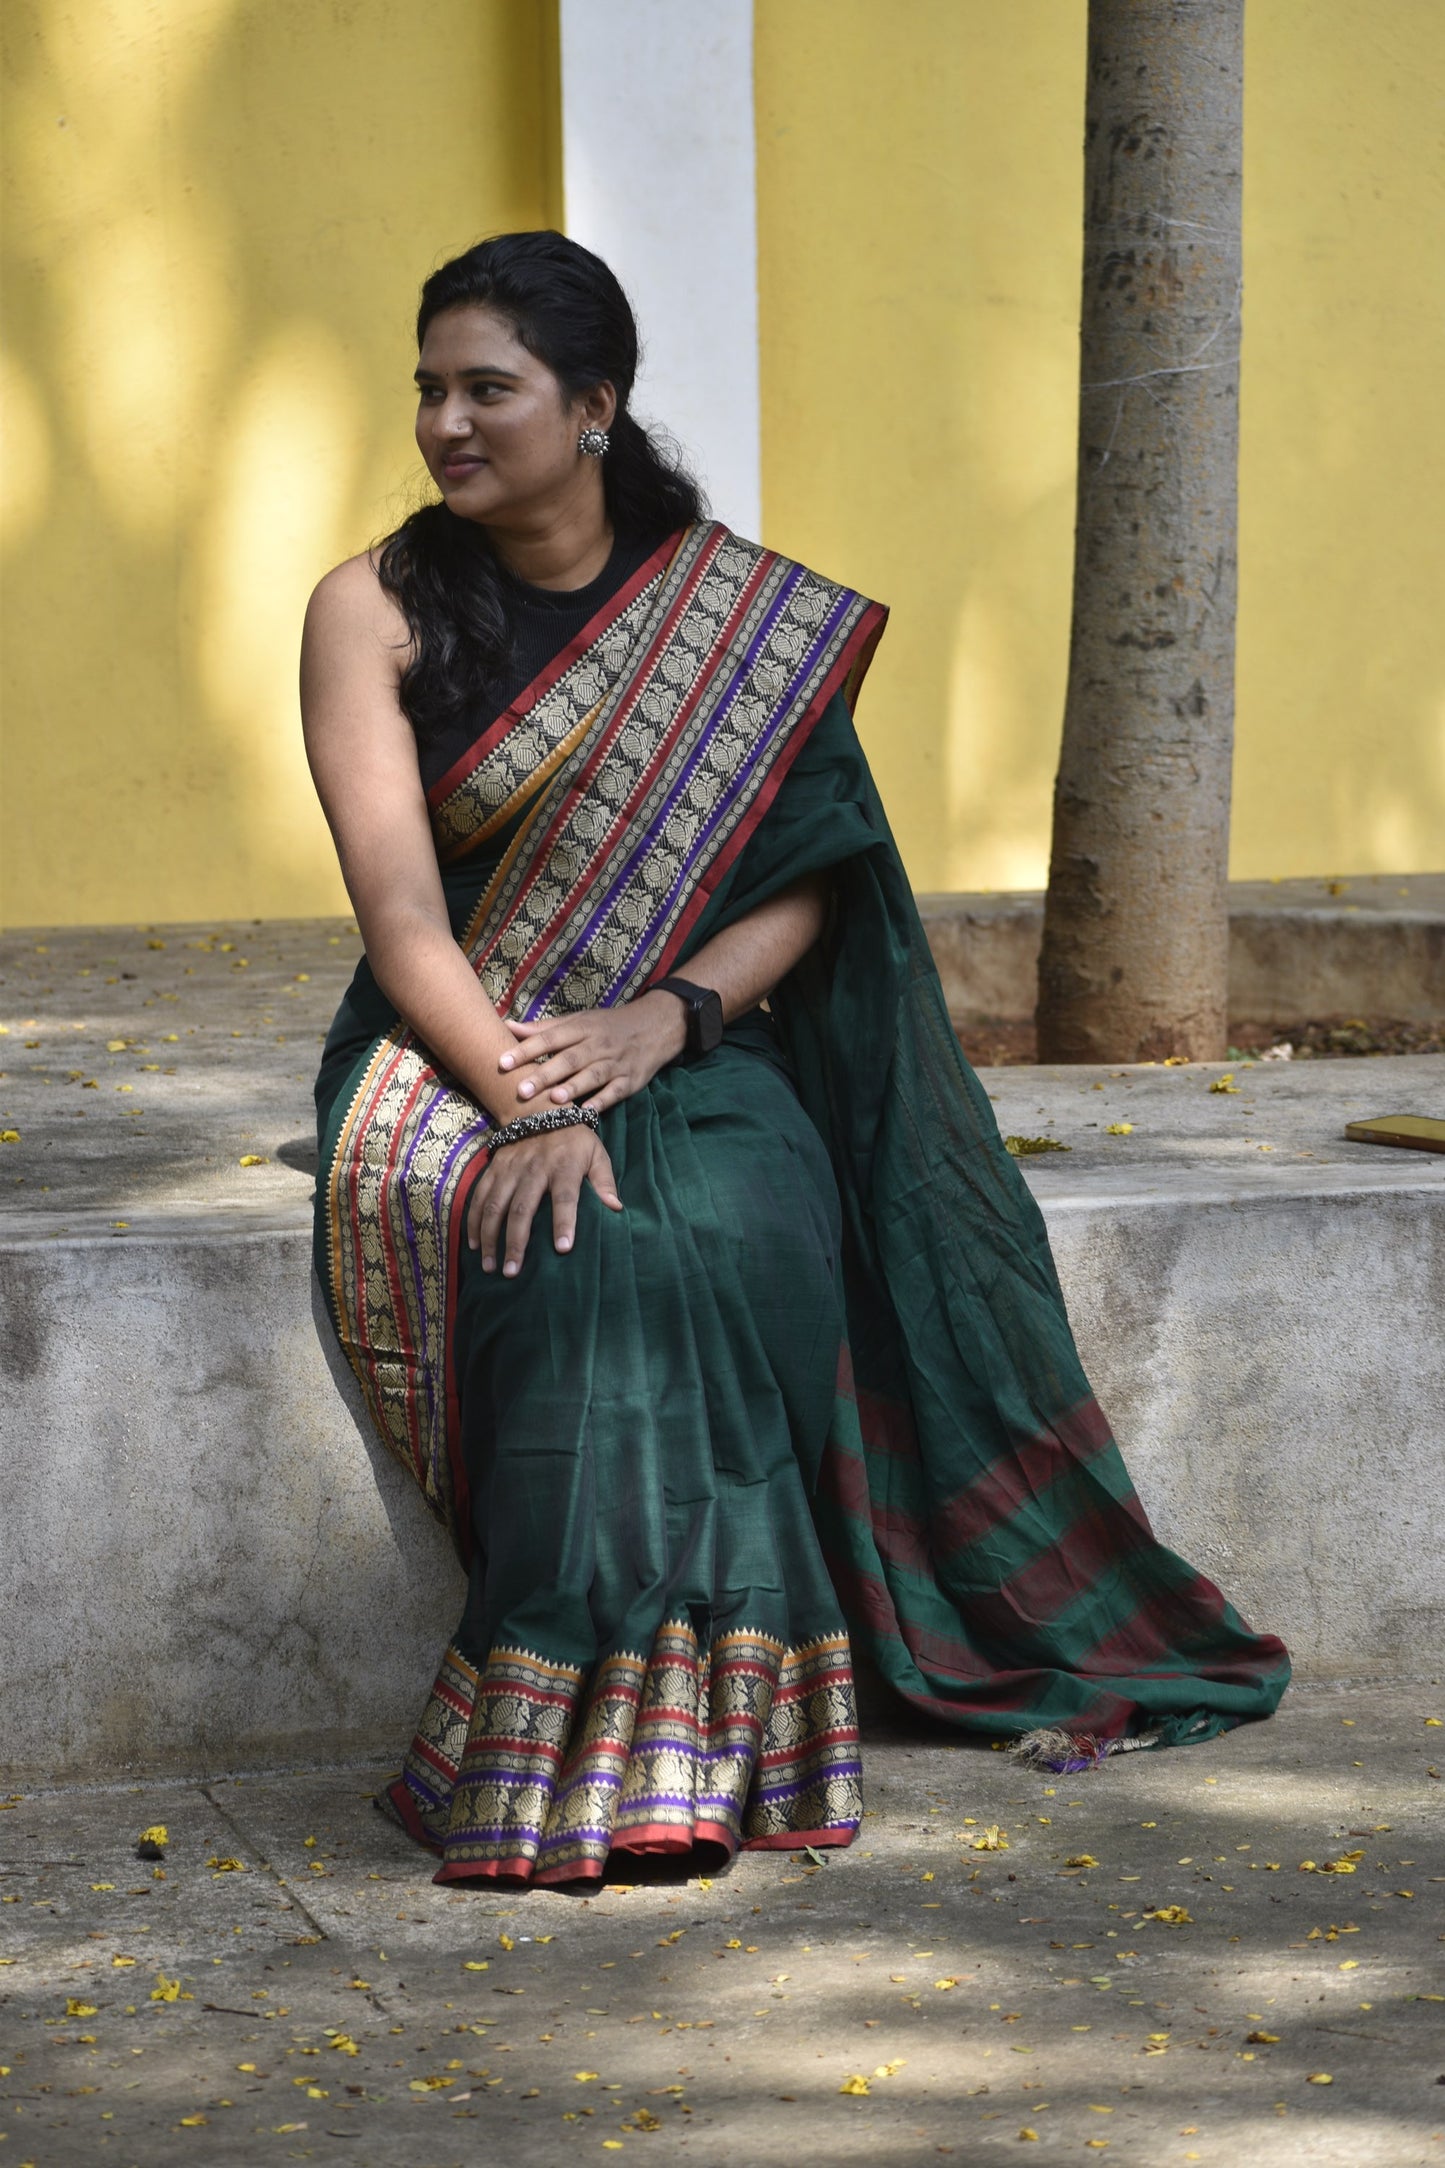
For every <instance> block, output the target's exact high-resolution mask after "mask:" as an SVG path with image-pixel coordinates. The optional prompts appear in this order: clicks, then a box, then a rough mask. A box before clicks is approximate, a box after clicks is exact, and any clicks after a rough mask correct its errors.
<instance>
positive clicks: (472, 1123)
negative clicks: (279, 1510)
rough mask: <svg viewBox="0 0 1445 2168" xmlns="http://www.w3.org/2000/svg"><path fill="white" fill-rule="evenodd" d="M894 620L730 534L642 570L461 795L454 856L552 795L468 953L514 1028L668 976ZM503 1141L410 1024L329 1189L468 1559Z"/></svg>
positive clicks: (391, 1423) (441, 845) (685, 541)
mask: <svg viewBox="0 0 1445 2168" xmlns="http://www.w3.org/2000/svg"><path fill="white" fill-rule="evenodd" d="M669 550H670V552H671V554H670V556H669V555H668V554H667V553H668V551H669ZM664 558H666V562H665V563H664V562H663V561H662V560H663V559H664ZM885 618H886V612H884V611H883V610H882V609H881V608H880V607H879V605H877V604H876V603H872V602H869V601H868V600H867V599H866V598H865V597H863V596H861V595H858V594H856V593H854V592H853V591H852V590H851V589H849V588H844V587H840V586H838V585H837V584H836V583H835V582H833V581H831V580H825V579H823V578H821V577H820V576H819V575H818V574H817V573H814V572H810V571H809V570H808V569H807V568H806V567H805V566H802V565H799V564H795V563H794V562H793V561H792V560H791V559H789V558H785V557H780V556H778V555H777V554H776V553H775V552H773V551H770V550H765V549H763V548H761V547H760V546H759V545H758V544H756V543H753V542H746V541H744V540H742V539H741V538H740V537H739V536H737V535H734V534H732V533H731V532H730V531H729V529H727V528H726V527H723V526H720V525H717V524H708V525H698V526H695V527H692V528H689V529H687V530H686V531H685V533H684V534H683V535H682V537H681V539H680V540H678V541H676V542H675V544H673V543H670V544H668V545H666V546H665V547H664V549H662V550H659V551H658V552H657V553H656V554H655V556H654V558H653V559H651V560H649V562H648V564H647V565H644V566H643V567H642V568H641V569H640V570H639V572H638V574H637V575H636V576H635V577H634V580H633V581H632V582H630V583H629V584H628V586H627V587H626V588H625V589H624V590H623V591H622V599H621V602H620V605H619V606H616V607H614V609H613V610H612V613H611V614H610V615H609V616H608V617H607V618H606V621H605V623H603V624H601V629H600V630H599V631H597V632H596V636H595V637H594V638H593V639H592V640H591V642H590V644H589V645H586V646H585V647H584V646H580V645H579V644H578V643H575V642H574V643H573V644H572V645H571V646H570V647H569V648H568V649H566V650H564V651H563V654H562V656H560V657H558V658H557V660H556V661H555V662H554V663H553V664H551V665H549V666H548V670H547V671H545V672H543V673H542V676H541V677H539V678H538V679H537V680H536V681H535V683H534V685H533V686H532V687H529V688H528V691H527V692H526V693H524V694H523V695H522V696H521V697H520V698H519V700H518V701H517V702H515V703H514V705H513V707H512V709H510V710H509V711H508V714H507V716H505V717H503V718H501V721H500V723H499V725H497V726H495V727H494V728H493V729H491V730H489V731H487V732H485V733H484V734H483V736H482V737H481V738H480V739H479V740H478V741H477V744H476V746H475V747H474V748H473V749H472V754H471V755H468V756H466V759H465V760H464V761H463V762H461V763H458V765H457V767H456V768H455V769H453V770H452V772H451V773H450V774H449V775H448V776H446V777H444V778H443V780H442V784H441V785H440V786H438V789H439V791H440V793H441V795H440V797H438V798H437V799H436V801H435V802H434V804H433V823H434V832H435V834H436V838H437V848H438V854H439V856H452V857H456V856H461V855H463V854H464V853H465V851H466V850H467V849H469V848H470V847H472V846H473V845H474V844H475V843H476V842H478V841H479V840H481V839H482V838H483V837H485V836H486V835H489V834H491V833H494V832H495V829H496V827H497V826H498V824H499V823H500V822H502V821H504V820H507V819H510V818H511V817H512V815H513V813H514V812H515V811H516V810H517V808H518V807H519V806H520V805H521V804H523V803H524V802H525V801H526V799H527V798H529V797H530V798H531V799H532V808H531V811H530V813H529V814H528V816H527V817H526V819H525V820H524V821H523V823H522V825H521V828H520V829H519V832H518V834H517V835H516V836H515V837H514V839H513V842H512V844H511V847H510V848H509V850H508V852H507V854H506V856H505V857H504V859H503V861H502V863H501V865H500V866H499V867H498V869H497V871H496V873H495V874H494V875H493V878H492V880H491V882H490V883H489V885H488V887H487V889H486V891H485V893H484V894H483V896H482V897H481V899H480V901H479V903H478V906H477V909H476V911H475V913H474V915H473V919H472V922H471V924H470V926H469V927H468V929H467V932H466V935H465V937H464V940H463V946H464V948H465V949H466V951H467V955H468V960H469V961H470V963H471V964H472V967H473V969H474V970H475V971H476V972H477V975H478V977H479V978H480V979H481V981H482V984H483V986H484V987H485V988H486V991H487V993H488V995H489V996H490V998H491V999H492V1001H493V1003H494V1004H495V1006H496V1007H497V1009H498V1011H499V1012H500V1013H501V1014H503V1015H511V1016H525V1017H528V1018H535V1017H539V1016H545V1015H549V1014H557V1013H562V1012H566V1011H568V1010H575V1009H585V1008H593V1007H610V1006H612V1005H613V1004H614V1003H617V1002H621V1001H625V1000H627V999H628V998H630V996H631V995H633V994H635V993H636V992H638V991H639V990H640V989H641V988H642V987H643V986H645V985H646V984H647V982H648V980H649V979H650V978H652V977H654V976H656V975H658V974H659V973H660V972H661V971H663V970H665V969H666V968H667V967H668V965H669V963H670V962H671V960H672V958H673V957H675V956H676V954H677V953H678V951H679V949H680V947H681V945H682V943H683V942H684V941H685V939H686V937H687V934H688V932H689V930H690V929H691V927H692V925H693V924H694V923H695V922H696V919H697V917H698V915H699V914H700V912H701V911H702V910H703V909H704V908H705V906H706V904H707V901H708V899H709V897H710V896H711V895H712V894H713V892H714V891H715V889H716V887H717V884H718V883H719V881H720V880H721V879H722V877H723V875H724V874H725V872H726V871H727V869H728V867H729V866H730V865H731V863H732V862H733V860H734V858H735V857H736V855H737V853H738V852H739V851H740V850H741V848H742V847H743V845H744V844H745V842H746V841H747V838H748V836H749V835H750V834H751V833H752V832H753V830H754V828H755V827H756V826H757V823H758V821H759V820H760V819H761V818H762V817H763V814H764V813H765V811H766V810H767V807H768V806H769V805H770V804H771V802H772V800H773V798H774V796H775V795H776V793H777V790H778V788H779V787H780V785H781V783H782V781H783V778H784V776H785V774H786V772H787V769H788V767H789V766H790V765H791V762H792V760H793V759H794V758H795V757H796V755H797V753H798V751H799V750H800V748H801V747H802V745H803V744H804V742H805V741H806V738H807V736H808V733H809V731H810V730H811V729H812V727H813V725H814V723H815V722H816V721H817V718H818V716H819V715H820V714H821V713H822V710H823V708H824V707H825V706H826V704H827V702H828V700H829V699H830V698H831V696H832V694H833V692H834V690H835V689H837V687H838V686H840V685H843V686H845V687H846V689H847V690H848V692H849V694H850V696H851V695H853V694H856V690H857V686H858V684H859V682H860V681H861V678H862V675H863V672H864V670H866V668H867V664H868V661H869V659H870V657H871V655H872V652H873V649H874V647H875V646H876V643H877V640H878V638H879V635H880V634H881V632H882V629H883V625H884V622H885ZM599 622H600V620H594V627H595V626H597V625H598V624H599ZM588 629H589V631H591V630H592V629H593V628H588ZM468 761H469V762H470V765H467V762H468ZM489 1126H490V1123H489V1119H488V1117H487V1115H486V1114H485V1112H484V1111H483V1110H482V1109H481V1108H480V1107H478V1106H477V1104H476V1102H475V1101H474V1100H472V1099H471V1098H470V1097H469V1096H468V1095H467V1094H466V1093H465V1092H463V1091H461V1090H460V1089H459V1088H458V1087H457V1085H456V1084H455V1083H454V1082H453V1081H452V1080H451V1079H450V1078H449V1077H447V1076H445V1075H443V1074H442V1073H440V1072H439V1071H438V1070H437V1069H436V1067H435V1066H434V1065H433V1064H432V1062H431V1060H430V1057H429V1056H428V1054H427V1052H426V1049H425V1048H424V1047H423V1046H422V1045H421V1044H420V1043H419V1042H418V1041H417V1039H416V1038H415V1036H414V1035H413V1034H412V1033H411V1032H410V1031H409V1030H408V1029H406V1028H405V1027H403V1026H400V1025H399V1026H398V1027H397V1028H396V1029H395V1030H394V1031H393V1032H391V1033H390V1034H389V1035H388V1036H387V1037H386V1038H385V1039H383V1040H382V1041H381V1042H380V1043H379V1045H378V1046H377V1048H376V1050H375V1053H374V1054H373V1056H372V1059H371V1061H370V1063H369V1064H368V1066H367V1069H366V1071H365V1073H364V1075H363V1077H362V1079H361V1082H360V1084H359V1085H358V1087H357V1090H356V1092H355V1094H354V1096H353V1099H352V1102H351V1106H350V1108H349V1109H348V1111H347V1114H346V1118H345V1120H344V1122H343V1124H342V1129H341V1134H340V1137H339V1139H338V1142H337V1147H336V1151H335V1153H334V1155H333V1159H332V1163H331V1168H330V1170H329V1175H328V1191H327V1202H328V1228H329V1236H330V1260H329V1262H330V1279H331V1296H332V1308H333V1313H334V1315H335V1317H336V1319H337V1321H338V1326H339V1329H340V1337H341V1342H342V1346H343V1347H344V1349H345V1351H346V1354H347V1357H348V1359H349V1360H350V1362H351V1364H352V1367H353V1369H354V1370H355V1371H356V1374H357V1376H358V1378H359V1380H360V1382H361V1386H362V1389H363V1392H364V1395H365V1398H366V1402H367V1406H368V1409H369V1412H370V1414H371V1417H372V1420H373V1422H374V1423H375V1425H376V1428H377V1430H378V1431H379V1433H380V1435H381V1438H382V1440H383V1442H384V1443H385V1445H386V1446H387V1448H388V1450H389V1451H391V1452H392V1453H393V1454H394V1455H395V1457H396V1458H397V1459H398V1460H399V1461H400V1462H401V1464H402V1466H403V1467H405V1468H406V1469H407V1470H408V1471H409V1473H410V1474H411V1475H412V1476H413V1477H414V1479H415V1480H416V1482H417V1483H418V1485H419V1486H420V1488H421V1489H422V1491H423V1494H424V1495H425V1496H426V1498H427V1500H428V1503H429V1504H430V1505H431V1506H432V1508H433V1510H434V1511H435V1512H436V1513H437V1514H438V1515H439V1516H440V1518H441V1519H442V1520H443V1521H445V1523H446V1524H447V1526H448V1528H449V1529H450V1531H451V1534H452V1537H453V1541H454V1542H455V1544H456V1546H457V1549H458V1551H459V1553H460V1554H461V1556H462V1558H463V1560H464V1561H465V1559H466V1558H467V1556H468V1553H469V1548H470V1529H469V1514H468V1505H467V1495H466V1476H465V1470H464V1468H463V1466H462V1462H461V1452H460V1425H459V1420H458V1407H457V1394H456V1379H455V1376H454V1374H453V1371H452V1368H451V1331H450V1320H451V1314H452V1306H453V1292H454V1289H455V1286H456V1283H457V1274H458V1270H459V1262H460V1252H459V1244H460V1236H461V1229H462V1225H463V1222H464V1218H465V1210H466V1200H467V1197H468V1195H469V1193H470V1190H471V1187H472V1185H473V1183H474V1182H475V1181H476V1179H477V1178H478V1176H479V1175H480V1173H481V1171H482V1167H483V1165H484V1163H485V1142H486V1134H487V1130H488V1128H489Z"/></svg>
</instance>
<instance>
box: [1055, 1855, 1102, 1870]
mask: <svg viewBox="0 0 1445 2168" xmlns="http://www.w3.org/2000/svg"><path fill="white" fill-rule="evenodd" d="M1098 1864H1099V1862H1098V1861H1097V1860H1096V1859H1095V1857H1094V1855H1093V1853H1092V1852H1075V1853H1074V1855H1073V1857H1072V1858H1071V1859H1066V1860H1065V1861H1064V1865H1065V1866H1066V1867H1097V1866H1098Z"/></svg>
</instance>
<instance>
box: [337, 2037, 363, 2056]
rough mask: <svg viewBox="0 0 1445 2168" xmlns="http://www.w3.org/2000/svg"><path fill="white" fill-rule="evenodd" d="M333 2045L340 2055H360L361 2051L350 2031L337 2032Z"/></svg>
mask: <svg viewBox="0 0 1445 2168" xmlns="http://www.w3.org/2000/svg"><path fill="white" fill-rule="evenodd" d="M331 2045H332V2046H333V2047H334V2048H335V2049H336V2051H337V2053H338V2054H339V2055H359V2054H360V2053H361V2050H360V2048H359V2047H358V2046H357V2044H356V2042H355V2041H354V2040H353V2039H352V2037H351V2035H350V2033H337V2035H336V2037H335V2039H334V2040H333V2041H332V2043H331Z"/></svg>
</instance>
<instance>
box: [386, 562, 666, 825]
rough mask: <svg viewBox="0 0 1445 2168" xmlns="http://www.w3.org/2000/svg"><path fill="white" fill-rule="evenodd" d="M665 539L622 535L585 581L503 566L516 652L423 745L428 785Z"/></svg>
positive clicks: (421, 754) (424, 777) (423, 772)
mask: <svg viewBox="0 0 1445 2168" xmlns="http://www.w3.org/2000/svg"><path fill="white" fill-rule="evenodd" d="M663 539H664V538H663V537H662V536H661V535H651V536H648V537H646V538H645V539H643V540H641V541H623V540H622V538H621V537H620V536H619V537H618V538H617V540H616V541H615V542H614V543H613V545H612V555H611V556H610V557H609V558H608V560H607V562H606V564H605V565H604V566H603V567H602V570H601V571H600V572H599V573H598V575H597V577H596V579H595V580H589V581H588V582H587V585H586V586H585V587H567V588H558V587H534V586H533V585H532V584H531V582H530V581H529V580H519V579H517V578H516V576H515V575H514V574H513V573H510V572H508V571H506V569H505V568H501V570H502V586H503V591H504V593H505V595H506V598H507V615H508V617H509V618H510V619H511V623H512V652H511V655H510V657H509V658H508V661H507V663H506V665H505V667H504V668H503V669H502V670H501V671H500V672H499V673H498V674H497V676H496V677H495V678H493V679H492V681H491V683H490V684H489V685H488V687H487V690H486V694H485V696H484V698H483V699H482V700H480V701H479V702H478V703H477V705H476V707H475V708H473V709H472V710H471V711H470V712H469V713H468V714H466V715H462V716H458V717H457V719H456V720H455V721H454V722H453V723H451V724H449V725H448V727H447V728H446V729H445V730H444V731H439V732H437V733H436V735H434V736H430V737H428V739H427V741H426V742H425V743H424V744H423V745H421V746H420V748H419V755H418V757H419V760H420V764H421V779H422V785H423V787H424V788H425V789H427V790H430V789H431V787H432V785H433V784H434V783H436V782H439V781H440V779H441V778H442V776H444V775H445V774H446V772H447V770H448V769H449V768H450V767H451V766H452V765H453V764H454V762H456V761H458V760H460V758H461V756H462V754H463V753H465V752H467V751H468V750H469V749H470V748H471V747H472V746H473V745H475V744H476V742H477V739H478V738H479V737H480V736H481V735H482V732H483V731H484V730H485V729H486V728H487V727H488V725H489V724H491V723H493V722H495V721H496V719H497V717H498V716H499V715H502V714H504V713H505V712H506V710H507V709H508V708H509V707H510V706H511V704H512V702H513V701H514V700H515V699H516V698H517V695H518V694H519V693H522V692H525V691H526V689H527V687H528V686H529V685H530V684H531V682H532V680H533V678H535V677H537V676H538V675H539V674H540V672H542V671H543V670H545V669H546V667H547V665H548V663H549V662H550V661H551V660H552V658H553V656H554V655H556V654H558V653H559V652H560V650H561V649H562V648H564V647H565V646H566V645H567V643H568V641H569V640H574V639H575V638H576V637H577V634H578V633H579V632H581V630H582V629H583V627H584V626H585V625H586V624H587V623H588V622H589V620H590V619H591V618H594V617H595V616H596V615H597V612H598V611H599V610H600V609H601V608H602V605H603V603H604V602H606V601H607V600H608V599H609V598H610V597H611V596H613V595H615V594H616V592H617V590H618V588H619V587H623V586H625V585H626V583H627V581H628V580H630V579H631V578H632V575H633V573H634V572H637V571H638V570H640V568H641V567H642V566H643V565H644V564H646V562H647V560H648V558H649V557H650V556H651V555H652V553H653V551H654V550H655V549H657V548H658V546H659V544H660V543H661V542H662V541H663Z"/></svg>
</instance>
